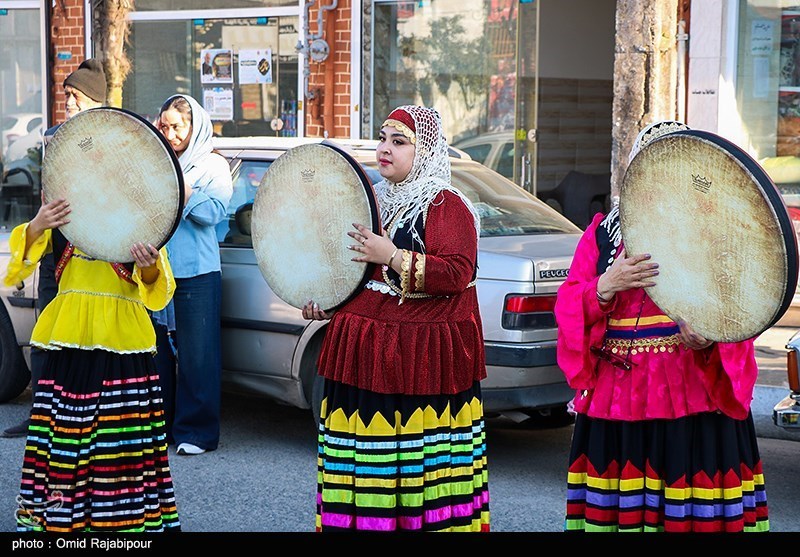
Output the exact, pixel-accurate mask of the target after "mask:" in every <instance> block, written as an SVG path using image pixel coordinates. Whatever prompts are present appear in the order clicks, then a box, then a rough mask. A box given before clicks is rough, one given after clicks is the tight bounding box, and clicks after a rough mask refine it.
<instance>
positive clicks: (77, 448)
mask: <svg viewBox="0 0 800 557" xmlns="http://www.w3.org/2000/svg"><path fill="white" fill-rule="evenodd" d="M17 502H18V508H17V510H16V519H17V530H18V531H47V532H73V531H98V532H111V531H113V532H126V531H130V532H156V531H164V530H169V531H178V530H180V523H179V521H178V512H177V508H176V505H175V494H174V490H173V485H172V478H171V474H170V468H169V461H168V458H167V441H166V434H165V428H164V411H163V409H162V403H161V390H160V387H159V382H158V375H157V374H156V371H155V367H154V364H153V355H152V354H149V353H134V354H117V353H114V352H108V351H105V350H91V351H89V350H76V349H62V350H56V351H50V352H48V353H47V361H46V364H45V369H44V372H43V377H42V378H41V380H40V381H39V383H38V388H37V389H36V392H35V395H34V400H33V407H32V409H31V425H30V428H29V430H28V439H27V441H26V444H25V455H24V457H23V463H22V482H21V488H20V495H19V497H18V498H17Z"/></svg>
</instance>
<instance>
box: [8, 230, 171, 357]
mask: <svg viewBox="0 0 800 557" xmlns="http://www.w3.org/2000/svg"><path fill="white" fill-rule="evenodd" d="M27 229H28V223H24V224H21V225H19V226H17V227H16V228H14V230H13V231H12V232H11V238H10V239H9V247H10V250H11V260H10V261H9V263H8V268H7V271H6V276H5V279H4V282H5V284H6V285H7V286H11V285H14V284H17V283H18V282H19V281H21V280H23V279H25V278H27V277H29V276H30V275H31V274H32V273H33V271H34V269H35V268H36V265H37V264H38V263H39V261H40V260H41V258H42V257H43V256H44V255H45V254H46V253H49V252H51V251H52V250H53V246H52V231H51V230H46V231H45V233H44V234H42V236H41V237H39V238H38V239H37V240H36V242H34V243H33V244H32V245H31V246H30V248H29V249H28V257H27V259H23V255H24V253H25V235H26V234H27ZM160 254H161V257H160V258H159V260H158V262H157V263H156V265H157V266H158V270H159V274H158V278H157V279H156V280H155V281H154V282H153V284H144V283H143V282H142V280H141V272H140V270H139V268H138V267H136V266H135V265H134V267H133V273H132V276H131V279H132V280H133V283H131V282H128V281H126V280H124V279H123V278H122V277H120V276H119V275H118V274H117V272H116V271H115V270H114V268H113V267H112V266H111V265H110V264H109V263H108V262H106V261H100V260H96V259H92V258H91V257H89V256H88V255H86V254H85V253H84V252H82V251H80V250H79V249H78V248H75V252H74V253H73V255H72V257H71V258H70V259H69V262H68V263H67V265H66V266H65V267H64V270H63V272H62V273H61V279H60V280H59V283H58V294H57V295H56V297H55V298H54V299H53V301H52V302H50V303H49V304H48V305H47V307H46V308H45V309H44V311H43V312H42V314H41V316H40V317H39V319H38V320H37V321H36V325H35V326H34V327H33V332H32V333H31V344H32V345H34V346H37V347H39V348H44V349H47V350H58V349H60V348H61V347H69V348H80V349H83V350H93V349H95V348H98V349H102V350H109V351H111V352H118V353H132V352H155V350H156V335H155V331H154V330H153V324H152V322H151V321H150V316H149V314H148V313H147V310H148V309H150V310H152V311H158V310H160V309H163V308H164V307H166V305H167V304H168V303H169V301H170V300H171V299H172V295H173V293H174V292H175V279H174V277H173V276H172V268H171V267H170V264H169V259H168V258H167V253H166V249H164V248H162V249H161V250H160ZM56 263H58V262H56Z"/></svg>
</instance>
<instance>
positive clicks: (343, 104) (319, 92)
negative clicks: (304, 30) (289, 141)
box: [305, 0, 359, 138]
mask: <svg viewBox="0 0 800 557" xmlns="http://www.w3.org/2000/svg"><path fill="white" fill-rule="evenodd" d="M324 5H330V0H328V1H327V2H326V3H325V4H323V6H324ZM350 9H351V0H339V1H338V4H337V6H336V9H335V10H332V11H327V12H325V13H324V14H323V28H324V18H328V17H335V18H336V23H335V25H334V36H333V37H326V36H323V37H322V38H323V39H325V42H327V43H328V47H329V48H330V55H329V56H328V58H327V59H326V60H325V61H324V62H321V63H316V62H313V61H312V62H311V63H310V66H309V69H310V70H311V74H310V75H309V78H308V89H309V91H313V92H314V93H315V95H316V97H315V98H314V99H305V109H306V132H305V135H306V136H308V137H322V136H323V132H324V125H323V99H324V97H325V95H333V96H334V100H333V114H334V118H333V120H334V129H333V134H331V133H330V132H329V133H328V135H329V137H331V138H334V137H349V136H350V81H351V80H352V79H359V76H353V75H352V67H351V66H352V65H351V64H350V56H351V52H350V50H351V49H350V45H351V35H352V19H351V17H350ZM318 12H319V8H318V7H317V6H316V5H315V6H314V7H313V8H312V9H310V10H309V14H308V17H309V27H310V28H309V31H310V32H311V33H312V34H317V33H319V31H318V30H317V18H318ZM326 64H333V65H334V77H333V90H332V91H326V90H325V69H326ZM315 105H316V106H315Z"/></svg>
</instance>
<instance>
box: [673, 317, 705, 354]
mask: <svg viewBox="0 0 800 557" xmlns="http://www.w3.org/2000/svg"><path fill="white" fill-rule="evenodd" d="M678 327H679V328H680V330H681V332H680V336H681V342H682V343H683V345H684V346H685V347H686V348H688V349H690V350H703V349H704V348H708V347H709V346H711V345H712V344H714V341H713V340H708V339H707V338H705V337H704V336H702V335H700V334H698V333H696V332H695V330H694V329H692V328H691V327H690V326H689V324H688V323H687V322H686V321H684V320H683V319H678Z"/></svg>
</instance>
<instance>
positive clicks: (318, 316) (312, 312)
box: [303, 300, 333, 321]
mask: <svg viewBox="0 0 800 557" xmlns="http://www.w3.org/2000/svg"><path fill="white" fill-rule="evenodd" d="M331 317H333V313H325V312H324V311H323V310H322V308H320V307H319V304H318V303H316V302H315V301H314V300H309V301H307V302H306V303H305V304H304V305H303V319H313V320H314V321H324V320H326V319H330V318H331Z"/></svg>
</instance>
